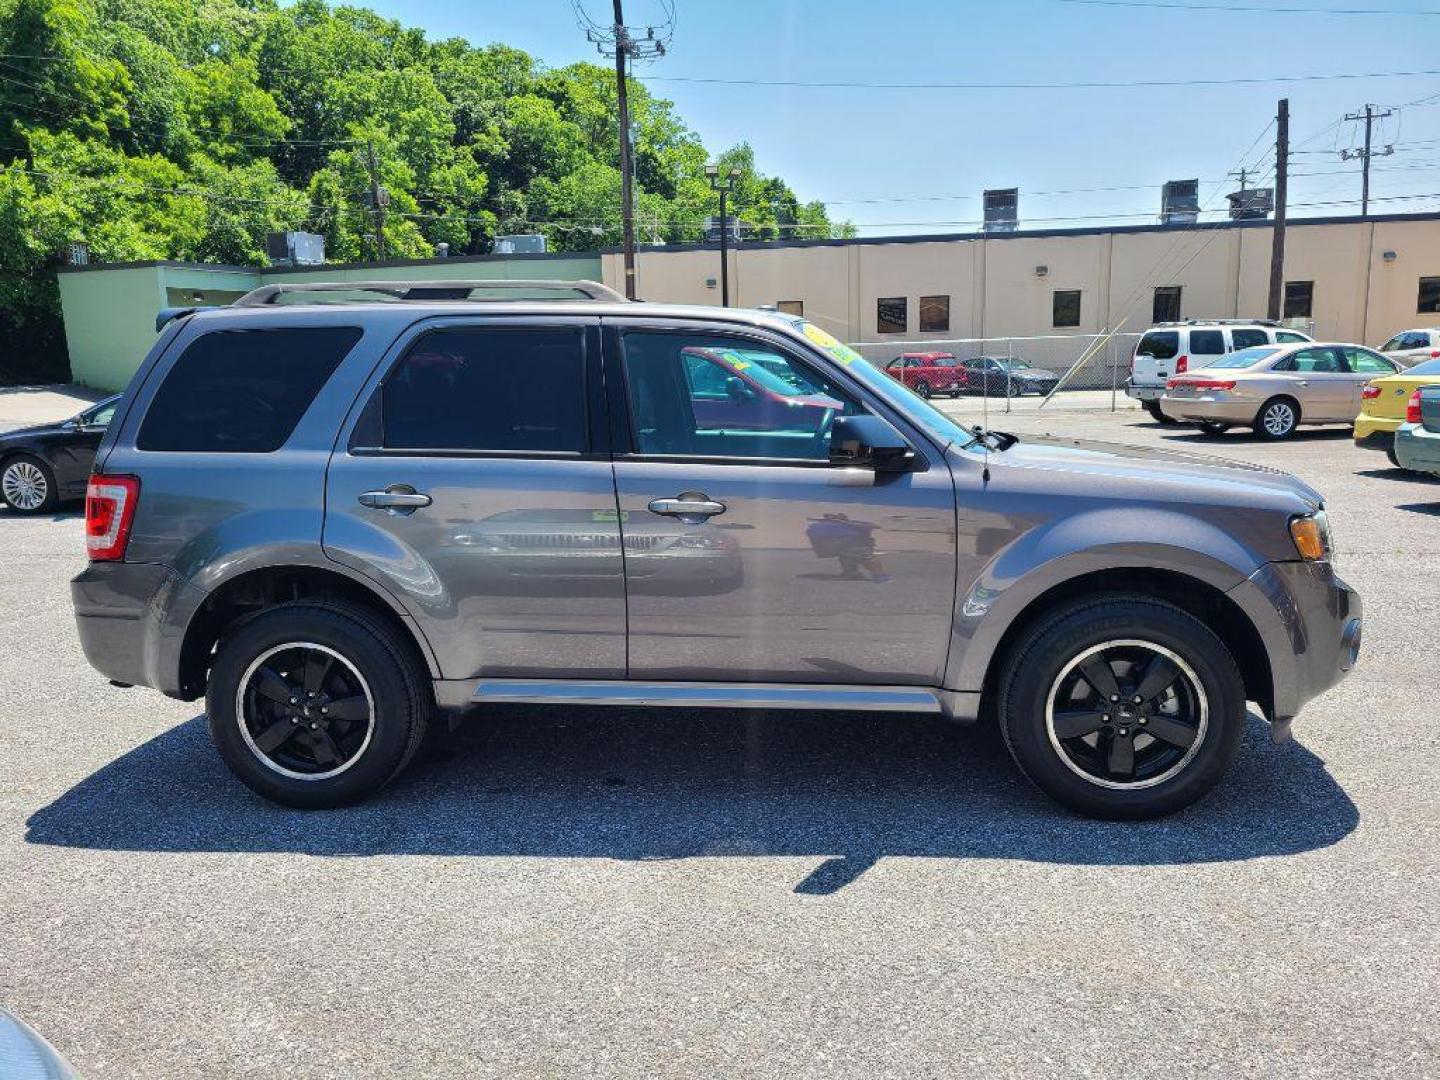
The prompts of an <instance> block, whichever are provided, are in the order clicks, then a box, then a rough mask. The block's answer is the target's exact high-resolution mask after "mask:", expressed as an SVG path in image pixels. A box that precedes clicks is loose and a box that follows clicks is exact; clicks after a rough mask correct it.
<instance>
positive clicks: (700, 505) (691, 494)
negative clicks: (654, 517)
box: [649, 491, 725, 525]
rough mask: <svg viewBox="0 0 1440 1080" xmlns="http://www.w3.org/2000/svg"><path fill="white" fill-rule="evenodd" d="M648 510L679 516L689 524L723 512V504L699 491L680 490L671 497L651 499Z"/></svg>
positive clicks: (666, 515) (653, 512) (668, 515)
mask: <svg viewBox="0 0 1440 1080" xmlns="http://www.w3.org/2000/svg"><path fill="white" fill-rule="evenodd" d="M649 510H650V512H651V513H652V514H662V515H664V516H665V517H675V518H679V519H680V520H681V521H683V522H685V523H686V524H689V525H695V524H698V523H699V522H702V521H704V520H705V519H706V518H708V517H713V516H714V515H716V514H723V513H724V512H725V504H724V503H722V502H716V501H715V500H714V499H712V498H710V496H708V495H706V494H705V493H704V492H700V491H682V492H681V493H680V494H679V495H677V496H676V497H675V498H673V499H651V500H650V503H649Z"/></svg>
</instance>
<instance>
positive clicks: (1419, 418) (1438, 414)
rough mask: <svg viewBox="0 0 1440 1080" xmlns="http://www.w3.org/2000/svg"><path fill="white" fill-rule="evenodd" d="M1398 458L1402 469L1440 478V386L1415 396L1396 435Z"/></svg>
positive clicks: (1428, 387) (1396, 453) (1425, 389)
mask: <svg viewBox="0 0 1440 1080" xmlns="http://www.w3.org/2000/svg"><path fill="white" fill-rule="evenodd" d="M1395 459H1396V460H1397V461H1398V462H1399V463H1400V467H1401V468H1402V469H1413V470H1414V471H1416V472H1427V473H1433V474H1434V475H1435V476H1440V386H1424V387H1421V388H1420V389H1419V390H1416V391H1415V393H1414V394H1412V395H1411V397H1410V404H1409V406H1408V407H1407V408H1406V410H1405V423H1404V424H1402V425H1400V430H1398V431H1397V432H1395Z"/></svg>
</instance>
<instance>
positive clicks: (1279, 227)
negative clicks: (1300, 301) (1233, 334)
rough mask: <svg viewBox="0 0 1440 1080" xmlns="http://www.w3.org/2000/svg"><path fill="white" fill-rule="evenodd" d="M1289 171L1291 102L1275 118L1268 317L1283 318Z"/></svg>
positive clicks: (1283, 101) (1283, 103)
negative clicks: (1282, 303)
mask: <svg viewBox="0 0 1440 1080" xmlns="http://www.w3.org/2000/svg"><path fill="white" fill-rule="evenodd" d="M1289 171H1290V99H1289V98H1281V99H1280V111H1279V112H1278V113H1277V114H1276V116H1275V233H1274V238H1273V239H1272V241H1271V244H1270V303H1269V306H1268V309H1267V310H1266V315H1267V316H1268V317H1269V318H1272V319H1279V318H1280V301H1281V297H1282V296H1283V295H1284V292H1285V190H1286V184H1287V180H1288V179H1289V176H1288V174H1289Z"/></svg>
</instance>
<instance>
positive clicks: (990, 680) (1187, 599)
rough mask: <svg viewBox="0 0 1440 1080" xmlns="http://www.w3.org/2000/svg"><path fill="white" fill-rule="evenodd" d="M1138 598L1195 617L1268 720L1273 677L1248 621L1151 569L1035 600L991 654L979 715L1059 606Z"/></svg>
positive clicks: (1070, 584)
mask: <svg viewBox="0 0 1440 1080" xmlns="http://www.w3.org/2000/svg"><path fill="white" fill-rule="evenodd" d="M1100 596H1116V597H1120V596H1129V597H1135V596H1142V597H1147V598H1152V599H1159V600H1164V601H1166V602H1168V603H1171V604H1174V605H1175V606H1176V607H1178V608H1180V609H1181V610H1183V611H1185V612H1188V613H1189V614H1191V615H1193V616H1195V618H1197V619H1199V620H1200V621H1201V622H1203V623H1204V624H1205V625H1206V626H1208V627H1209V628H1210V629H1211V630H1212V631H1214V632H1215V634H1216V636H1218V637H1219V638H1220V640H1221V641H1222V642H1223V643H1224V645H1225V647H1226V648H1227V649H1228V650H1229V651H1230V655H1231V656H1233V657H1234V658H1235V664H1236V666H1237V667H1238V668H1239V669H1240V675H1241V678H1242V679H1243V680H1244V684H1245V696H1246V699H1247V700H1249V701H1254V702H1256V703H1257V704H1258V705H1259V706H1260V707H1261V709H1262V710H1263V711H1264V713H1265V715H1266V716H1273V715H1274V709H1275V682H1274V673H1273V672H1272V670H1271V666H1270V656H1269V652H1268V650H1267V649H1266V647H1265V641H1264V638H1263V637H1261V635H1260V631H1259V629H1258V628H1257V627H1256V626H1255V623H1254V622H1253V621H1251V619H1250V617H1249V616H1248V615H1247V614H1246V613H1245V612H1244V611H1243V610H1242V609H1241V607H1240V605H1239V604H1237V603H1236V602H1235V601H1234V600H1232V599H1231V598H1230V597H1229V596H1227V595H1226V594H1225V592H1224V591H1223V590H1221V589H1219V588H1217V587H1216V586H1215V585H1213V584H1211V583H1209V582H1207V581H1204V580H1202V579H1201V578H1198V577H1194V576H1192V575H1190V574H1186V573H1183V572H1181V571H1177V570H1171V569H1166V568H1162V567H1155V566H1145V567H1112V568H1108V569H1104V570H1095V571H1090V572H1086V573H1081V574H1078V575H1076V576H1074V577H1071V578H1067V579H1066V580H1064V581H1061V582H1059V583H1058V584H1056V585H1052V586H1051V587H1050V588H1048V589H1046V590H1045V591H1044V592H1042V593H1040V594H1039V595H1038V596H1035V597H1033V598H1032V599H1031V600H1030V601H1029V602H1028V603H1027V604H1026V605H1025V606H1024V607H1023V608H1022V609H1021V610H1020V612H1019V614H1018V615H1017V616H1016V617H1015V618H1013V619H1012V620H1011V621H1010V624H1009V626H1008V627H1006V629H1005V632H1004V633H1003V634H1002V635H1001V636H1000V640H999V642H998V643H997V644H996V647H995V649H994V650H993V651H992V652H991V654H990V656H989V659H988V663H987V664H986V668H985V675H984V681H983V683H982V686H981V702H982V709H983V708H986V707H989V706H991V705H993V702H994V701H995V695H996V692H997V690H998V683H999V680H1000V675H1001V672H1002V671H1003V669H1004V666H1005V662H1006V660H1007V659H1008V658H1009V656H1010V654H1011V653H1012V652H1013V651H1014V649H1015V647H1016V645H1017V644H1018V643H1019V642H1020V641H1021V640H1022V639H1023V638H1024V635H1025V634H1026V632H1027V631H1029V630H1030V629H1031V628H1032V627H1034V626H1035V625H1036V623H1038V622H1039V621H1040V620H1041V619H1043V618H1044V617H1045V616H1046V614H1047V613H1048V612H1050V611H1053V610H1054V609H1055V608H1056V607H1057V606H1058V605H1060V604H1063V603H1067V602H1070V601H1073V600H1078V599H1082V598H1086V597H1100Z"/></svg>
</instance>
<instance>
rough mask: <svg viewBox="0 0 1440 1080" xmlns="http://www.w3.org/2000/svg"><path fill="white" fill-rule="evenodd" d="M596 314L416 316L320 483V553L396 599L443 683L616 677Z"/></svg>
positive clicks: (620, 625) (617, 602)
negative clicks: (425, 642)
mask: <svg viewBox="0 0 1440 1080" xmlns="http://www.w3.org/2000/svg"><path fill="white" fill-rule="evenodd" d="M603 417H604V402H603V398H602V397H601V395H600V348H599V320H598V319H596V318H594V317H590V318H586V317H583V316H577V317H525V318H513V317H495V318H490V317H474V316H469V317H465V316H461V317H451V318H437V319H429V320H425V321H423V322H421V323H418V324H416V325H414V326H412V327H411V328H410V329H409V330H407V331H406V332H405V333H404V334H402V335H401V336H400V339H399V340H398V341H397V342H396V343H395V344H394V346H393V347H392V348H391V349H390V350H389V352H388V353H387V354H386V356H385V359H384V360H383V361H382V362H381V363H380V364H379V365H378V366H377V368H376V370H375V371H374V373H373V374H372V375H371V377H370V380H369V381H368V382H367V384H366V386H365V388H364V390H363V391H362V393H361V395H360V398H359V399H358V401H357V405H356V407H355V409H353V410H352V413H351V417H350V420H349V422H348V423H347V426H346V427H345V428H343V429H342V431H341V436H340V440H339V441H338V442H337V444H336V447H335V452H334V454H333V456H332V459H331V463H330V469H329V473H328V477H327V481H326V513H325V529H324V547H325V551H326V554H327V555H329V556H330V557H331V558H333V559H336V560H337V561H339V562H342V563H344V564H346V565H349V566H351V567H354V568H355V569H358V570H360V571H362V572H364V573H365V574H367V575H368V576H370V577H371V578H373V579H375V580H376V581H377V582H379V583H380V584H381V585H383V586H385V587H386V588H388V589H389V590H390V591H391V592H393V593H395V594H396V595H398V596H401V597H403V598H404V600H405V603H406V606H407V607H408V608H409V610H410V611H411V612H412V613H413V614H414V616H415V618H416V621H417V622H418V623H419V624H420V629H421V630H422V631H423V632H424V634H425V636H426V637H427V639H428V640H429V641H430V643H431V646H432V648H433V649H434V650H435V654H436V658H437V660H438V662H439V665H440V669H441V673H442V675H443V676H444V677H445V678H447V679H467V678H475V677H480V676H484V675H491V676H515V677H525V676H537V677H538V676H543V675H551V676H555V675H564V676H577V677H591V678H623V677H624V674H625V590H624V570H623V563H624V560H623V556H622V554H621V549H620V522H619V519H618V514H617V511H616V506H615V485H614V480H613V478H612V475H611V469H610V461H609V449H608V445H607V442H606V439H607V435H606V428H605V424H604V422H603Z"/></svg>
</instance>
